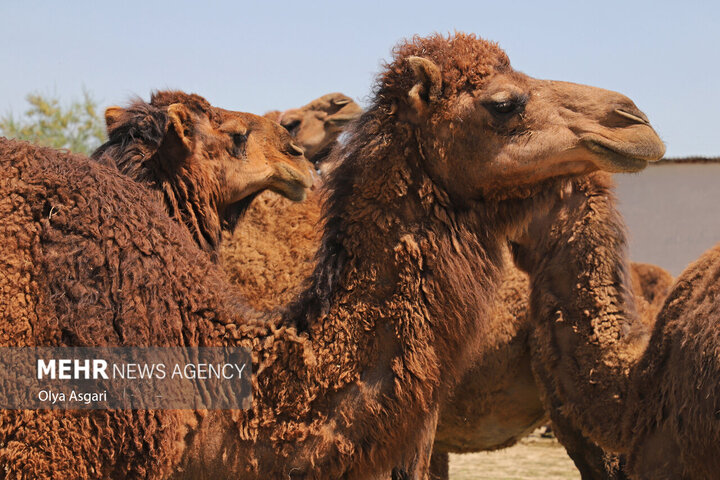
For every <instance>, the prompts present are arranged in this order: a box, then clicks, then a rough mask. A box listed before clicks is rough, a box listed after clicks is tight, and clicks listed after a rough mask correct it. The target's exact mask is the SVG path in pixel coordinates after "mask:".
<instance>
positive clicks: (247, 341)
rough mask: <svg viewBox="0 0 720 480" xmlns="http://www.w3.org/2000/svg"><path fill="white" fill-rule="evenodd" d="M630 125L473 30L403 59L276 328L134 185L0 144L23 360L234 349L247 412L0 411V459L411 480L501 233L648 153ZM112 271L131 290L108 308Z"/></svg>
mask: <svg viewBox="0 0 720 480" xmlns="http://www.w3.org/2000/svg"><path fill="white" fill-rule="evenodd" d="M618 112H621V113H618ZM639 115H640V116H641V115H642V114H641V113H640V112H639V110H637V107H635V105H634V104H633V103H632V102H631V101H630V100H629V99H627V98H626V97H624V96H622V95H620V94H618V93H615V92H610V91H606V90H601V89H596V88H593V87H587V86H582V85H575V84H569V83H564V82H551V81H543V80H536V79H533V78H531V77H529V76H526V75H524V74H521V73H519V72H517V71H515V70H513V69H512V67H511V66H510V63H509V59H508V57H507V55H506V54H505V53H504V52H503V51H502V50H501V49H500V48H499V47H498V46H497V45H496V44H494V43H491V42H487V41H484V40H481V39H479V38H477V37H475V36H473V35H465V34H461V33H457V34H454V35H452V36H450V37H443V36H440V35H433V36H430V37H427V38H419V37H416V38H413V39H412V40H409V41H407V42H405V43H401V44H400V45H399V46H398V47H396V49H395V50H394V56H393V59H392V61H391V62H390V63H389V64H388V65H387V66H386V67H385V69H384V71H383V72H382V73H381V74H380V77H379V80H378V87H377V90H376V92H375V94H374V99H373V102H372V105H371V106H370V108H369V109H368V110H367V111H366V112H365V113H364V114H363V116H362V117H361V119H360V120H359V121H358V122H356V123H355V124H354V126H353V127H352V128H351V129H350V131H349V132H348V139H347V144H346V145H344V146H343V148H342V150H341V151H339V152H338V154H340V155H342V161H340V162H338V164H337V166H336V167H335V168H334V169H333V171H332V174H331V175H330V178H329V179H328V181H327V185H326V188H327V202H326V210H325V211H326V213H325V221H324V232H323V239H322V242H321V247H320V249H319V253H318V261H317V266H316V268H315V270H314V272H313V274H312V277H311V279H310V282H309V284H308V286H307V288H306V289H305V291H304V292H303V293H302V294H301V295H300V297H299V298H298V299H297V300H296V301H295V302H293V303H292V304H290V305H288V306H287V308H285V309H284V311H283V313H282V316H281V317H279V318H278V317H269V318H266V317H263V318H258V317H257V316H256V315H254V314H253V312H251V311H249V310H248V309H247V308H246V307H245V305H244V304H243V303H242V302H240V301H239V300H238V295H237V292H236V291H235V290H233V289H232V288H231V287H230V285H229V284H228V283H227V281H226V279H225V277H224V276H223V274H222V272H221V271H220V270H219V267H218V266H217V265H216V264H214V263H213V262H212V261H211V260H210V258H209V255H208V253H207V252H203V251H202V250H200V248H199V247H198V246H197V245H196V244H195V242H194V241H193V240H194V239H193V238H192V236H191V235H190V233H189V232H188V231H186V230H184V229H183V228H181V227H180V226H178V225H177V223H176V222H174V221H173V220H172V219H171V218H170V216H169V215H168V213H167V211H166V207H165V205H163V204H161V203H160V202H159V201H158V198H157V195H155V194H153V193H152V192H150V191H149V189H147V188H146V187H144V186H143V185H141V184H139V183H138V182H136V181H133V180H131V179H130V178H128V177H126V176H124V175H121V174H119V173H118V172H117V171H116V170H112V169H109V168H107V167H104V166H103V165H99V164H94V163H89V162H87V161H86V160H85V159H83V158H80V157H76V156H72V155H69V154H63V153H58V152H54V151H51V150H46V149H38V148H37V147H31V146H29V145H27V144H18V143H16V142H3V148H2V155H0V159H1V160H0V161H2V166H3V168H2V169H0V172H2V175H3V177H2V178H3V181H2V182H0V185H1V186H2V195H0V201H2V202H3V204H2V205H3V209H4V210H7V213H8V214H7V215H5V214H3V215H2V216H0V219H2V220H0V221H2V222H3V223H2V224H0V231H1V232H3V237H2V240H3V242H2V244H3V245H14V246H16V249H17V253H16V255H19V256H22V255H24V258H26V259H30V261H29V262H28V263H27V265H26V267H25V268H28V269H30V273H29V275H30V276H31V277H32V278H34V279H36V281H38V282H39V284H40V287H41V288H39V289H38V290H36V292H37V293H35V295H37V296H38V298H37V299H36V300H37V301H36V304H37V305H38V308H36V309H35V311H40V312H42V313H43V315H42V316H41V319H42V320H43V321H44V322H48V324H43V325H38V322H37V321H34V320H33V321H34V323H33V324H32V327H33V328H32V335H28V336H26V337H24V338H25V340H26V343H25V344H36V345H37V344H56V345H57V344H64V345H78V344H84V345H94V344H97V342H102V343H103V344H104V345H108V344H110V345H112V344H114V345H130V344H136V345H137V344H149V345H161V346H162V345H176V346H177V345H203V346H212V345H238V346H244V347H246V348H248V349H250V350H251V352H252V356H253V374H252V383H253V405H252V407H251V409H249V410H247V411H238V410H232V411H227V410H223V411H204V412H199V411H198V412H194V411H177V410H175V411H162V410H156V411H119V412H115V411H96V412H91V413H85V412H81V413H72V412H63V415H64V417H63V418H62V419H58V420H57V421H55V422H54V424H53V425H52V426H50V425H49V424H48V423H45V422H43V419H42V417H41V414H40V413H39V412H12V411H4V412H3V417H4V418H3V422H2V423H1V425H2V427H1V428H2V430H1V431H0V440H1V443H2V445H3V447H2V448H1V449H0V464H1V465H2V466H3V467H4V468H5V469H6V470H12V471H19V472H20V475H25V476H31V475H35V476H36V477H42V476H49V475H50V473H51V472H52V473H55V472H61V474H63V475H64V476H65V477H66V478H83V476H101V477H110V478H120V477H122V478H140V477H143V478H146V477H150V478H163V477H170V478H175V479H178V478H198V477H202V478H207V477H212V476H217V477H220V478H222V477H228V476H235V477H240V478H247V479H260V478H262V479H265V478H281V477H282V478H291V479H298V478H303V479H320V478H324V479H330V478H346V479H350V480H352V479H356V478H372V477H376V476H378V475H381V474H383V473H384V472H388V471H390V469H391V468H393V467H394V466H395V465H408V466H409V467H410V469H411V470H412V471H414V472H417V473H418V476H420V475H423V473H424V472H426V471H427V467H428V461H429V455H430V449H431V447H432V441H433V437H434V433H435V426H436V420H437V411H438V406H439V404H440V403H441V402H442V401H443V399H444V398H445V397H446V396H447V394H448V392H449V391H450V390H451V389H452V387H453V385H454V384H455V383H456V382H457V381H458V380H459V379H460V376H461V374H462V372H463V371H464V370H465V367H466V366H467V364H468V362H469V361H470V359H471V353H472V350H473V345H472V344H473V343H474V342H473V340H474V339H482V338H485V337H487V336H488V335H492V332H490V331H487V325H486V322H485V321H484V319H485V318H487V316H488V314H490V313H491V312H490V308H491V306H492V304H493V297H494V292H495V290H496V288H497V286H498V282H499V281H500V279H499V272H500V270H501V269H502V266H503V263H504V256H503V253H502V252H503V251H504V249H505V245H506V242H507V238H508V236H510V235H512V234H516V233H517V232H520V231H522V230H524V229H525V225H526V223H527V222H528V221H529V220H530V219H531V218H533V213H535V211H536V210H537V209H538V205H539V204H545V203H546V202H548V201H550V200H551V199H550V198H549V197H548V195H546V192H548V186H549V185H553V184H555V183H556V182H557V178H566V177H573V176H578V175H586V174H588V173H589V172H592V171H595V170H607V171H614V172H617V171H638V170H640V169H642V168H644V167H645V166H646V165H647V162H649V161H655V160H657V159H659V158H660V157H662V154H663V153H664V145H663V144H662V142H661V141H660V139H659V138H658V136H657V134H656V133H655V132H654V130H653V129H652V128H651V127H650V126H649V125H648V124H646V123H640V122H638V121H637V118H640V117H638V116H639ZM609 119H610V121H608V120H609ZM461 125H462V128H460V126H461ZM76 191H82V194H83V195H82V201H80V200H78V196H77V195H73V194H72V193H68V192H76ZM48 207H50V208H48ZM52 207H55V209H56V210H57V211H59V212H60V213H58V214H57V215H49V213H48V211H47V210H49V209H51V208H52ZM48 217H50V218H48ZM33 232H36V233H33ZM28 233H29V235H28ZM6 237H9V238H6ZM120 241H122V243H120V244H118V242H120ZM118 250H119V251H118ZM31 251H33V253H34V255H30V252H31ZM107 255H112V257H111V258H110V260H111V261H110V262H105V257H106V256H107ZM115 258H122V259H123V261H122V265H119V264H118V262H117V261H116V260H113V259H115ZM113 265H114V266H115V267H113ZM119 266H121V267H122V269H121V270H120V271H121V272H126V271H132V272H133V273H132V274H129V275H123V276H122V277H121V278H122V282H121V285H122V287H123V288H122V289H121V291H119V292H118V291H116V290H114V289H113V287H112V285H117V282H118V281H119V280H118V275H117V274H118V270H117V267H119ZM41 267H43V268H41ZM113 282H115V283H113ZM111 291H112V292H113V295H109V294H108V292H111ZM87 299H92V300H93V301H92V302H88V301H87ZM478 299H485V301H478ZM117 302H126V303H122V304H117ZM2 320H3V321H2V322H0V326H2V327H1V328H6V327H7V324H8V323H12V322H8V319H6V318H3V319H2ZM41 327H42V328H41ZM3 335H4V336H3V337H0V338H13V339H14V338H15V337H14V336H9V335H7V334H6V333H5V332H3ZM448 352H452V355H448ZM50 429H52V431H53V432H55V434H54V435H53V436H52V437H50V436H49V435H48V432H49V430H50ZM49 438H52V439H53V440H52V442H53V443H52V444H50V445H49V444H48V443H47V442H48V439H49ZM123 438H128V439H133V441H132V442H122V439H123ZM20 475H18V476H20Z"/></svg>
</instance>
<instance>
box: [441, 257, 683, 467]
mask: <svg viewBox="0 0 720 480" xmlns="http://www.w3.org/2000/svg"><path fill="white" fill-rule="evenodd" d="M631 274H632V278H633V288H634V295H635V297H636V301H637V302H638V303H639V304H643V305H646V308H648V309H650V310H652V311H653V312H656V311H659V309H660V308H661V307H662V304H663V302H664V299H665V297H666V296H667V293H668V292H669V289H670V286H671V285H672V282H673V278H672V276H671V275H670V274H669V273H668V272H667V271H665V270H664V269H661V268H659V267H657V266H654V265H647V264H642V263H633V264H632V265H631ZM529 293H530V290H529V285H528V278H527V276H526V275H525V274H524V273H523V272H521V271H519V270H518V269H517V268H515V267H514V266H513V265H508V266H507V267H506V269H505V271H504V274H503V283H502V285H501V287H500V290H499V292H498V301H497V303H496V306H495V313H494V315H493V317H492V322H493V323H494V324H495V325H496V330H495V331H496V332H498V333H497V336H496V337H495V338H493V339H486V342H487V346H488V347H489V348H484V349H483V350H482V351H480V352H479V354H478V355H477V357H476V358H475V359H474V361H473V364H472V366H471V367H470V369H469V370H468V371H467V372H466V373H465V375H464V376H463V379H462V380H461V381H460V382H459V384H458V386H457V387H456V388H455V390H454V392H453V394H452V396H451V397H450V398H449V399H448V401H447V402H446V403H444V404H443V405H442V408H441V409H440V418H439V420H438V428H437V433H436V437H435V445H434V447H433V458H432V473H433V476H434V478H438V479H446V478H448V467H449V463H448V453H468V452H477V451H483V450H496V449H500V448H506V447H508V446H511V445H513V444H514V443H516V442H517V441H518V440H520V439H521V438H522V437H524V436H525V435H527V434H528V433H530V432H532V431H533V430H534V429H535V428H537V427H539V426H541V425H542V424H543V423H545V422H546V421H547V415H548V413H547V410H546V409H545V408H544V406H543V403H542V400H541V392H540V389H539V387H538V385H537V383H536V380H535V378H534V377H533V374H532V369H531V351H530V343H529V341H528V340H529V337H530V335H531V332H532V324H531V322H530V320H529V318H528V309H529V305H528V301H529ZM646 328H647V330H648V331H649V330H650V328H651V326H647V327H646ZM554 430H555V433H556V435H557V436H558V437H559V439H560V440H561V443H562V444H563V446H564V447H565V448H566V449H567V450H568V453H569V454H570V456H571V458H572V459H573V460H574V461H575V464H576V466H577V468H578V470H579V471H580V473H581V475H582V478H583V479H595V478H597V479H602V478H608V477H611V478H624V477H623V473H622V472H620V471H619V470H618V465H617V463H616V462H615V461H614V460H612V459H611V458H609V456H608V455H607V454H606V453H605V452H603V451H601V450H600V449H599V448H597V447H596V446H595V445H594V444H593V443H592V442H589V441H587V439H584V438H582V436H581V435H579V432H576V431H575V430H574V429H573V428H572V427H571V426H569V425H557V426H556V427H555V429H554Z"/></svg>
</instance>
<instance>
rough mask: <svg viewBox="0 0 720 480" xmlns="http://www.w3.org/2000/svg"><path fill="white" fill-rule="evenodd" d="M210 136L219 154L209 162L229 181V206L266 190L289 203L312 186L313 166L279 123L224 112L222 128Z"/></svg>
mask: <svg viewBox="0 0 720 480" xmlns="http://www.w3.org/2000/svg"><path fill="white" fill-rule="evenodd" d="M209 134H211V135H214V140H215V142H216V143H217V147H216V148H215V149H212V150H215V151H217V152H218V153H219V155H218V156H216V157H215V158H212V157H208V158H207V160H208V161H211V162H215V163H216V164H217V165H218V168H219V169H220V177H221V178H223V179H225V181H226V182H227V185H226V188H225V189H224V190H225V191H226V192H227V198H226V199H225V202H224V203H225V204H226V205H231V204H234V203H236V202H239V201H242V200H243V199H245V198H247V197H249V196H250V195H252V194H254V193H256V192H259V191H261V190H263V189H265V188H268V189H270V190H273V191H274V192H276V193H279V194H281V195H283V196H285V197H287V198H289V199H290V200H294V201H300V200H303V199H304V198H305V195H306V189H307V188H309V187H310V186H311V185H312V175H311V173H310V170H311V166H310V163H309V162H308V161H307V160H306V159H305V157H304V154H303V153H304V152H303V149H302V148H301V147H299V146H298V145H297V144H296V143H294V142H293V139H292V138H291V137H290V134H288V132H287V131H285V129H283V128H282V127H281V126H280V125H278V124H277V123H276V122H273V121H271V120H268V119H266V118H263V117H260V116H257V115H253V114H250V113H240V112H231V111H225V110H223V111H222V116H221V121H220V126H219V128H218V129H217V131H212V132H209ZM205 138H207V137H205ZM218 147H219V148H218ZM207 151H208V149H203V150H202V152H207Z"/></svg>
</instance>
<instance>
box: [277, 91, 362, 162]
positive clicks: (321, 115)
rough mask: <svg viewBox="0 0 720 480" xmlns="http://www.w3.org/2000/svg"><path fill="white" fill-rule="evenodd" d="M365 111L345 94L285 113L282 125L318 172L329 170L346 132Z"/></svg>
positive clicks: (283, 113)
mask: <svg viewBox="0 0 720 480" xmlns="http://www.w3.org/2000/svg"><path fill="white" fill-rule="evenodd" d="M361 113H362V107H360V106H359V105H358V104H357V103H355V102H354V101H353V100H352V99H351V98H350V97H348V96H346V95H343V94H342V93H337V92H336V93H328V94H326V95H323V96H322V97H320V98H316V99H315V100H313V101H311V102H310V103H308V104H307V105H304V106H302V107H300V108H293V109H290V110H285V111H284V112H282V113H281V114H280V116H279V118H278V120H277V121H278V122H279V123H280V125H282V126H283V127H285V128H286V129H287V131H288V132H290V134H291V135H292V136H293V137H294V138H295V139H296V140H297V141H298V143H300V144H301V145H302V146H303V148H304V150H305V156H306V157H307V158H308V159H311V161H312V162H313V163H314V164H315V166H316V168H318V169H319V170H322V169H325V168H328V165H326V163H325V161H326V160H327V158H328V154H329V153H330V150H331V149H332V147H333V145H334V143H335V141H336V140H337V138H338V137H339V136H340V134H341V133H342V131H343V129H344V128H345V127H347V125H348V124H349V123H350V122H352V121H353V120H355V119H357V118H359V117H360V114H361Z"/></svg>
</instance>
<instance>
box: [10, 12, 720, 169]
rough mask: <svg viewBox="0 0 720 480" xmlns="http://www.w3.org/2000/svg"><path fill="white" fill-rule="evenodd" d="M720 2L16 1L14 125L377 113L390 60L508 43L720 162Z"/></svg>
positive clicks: (534, 66)
mask: <svg viewBox="0 0 720 480" xmlns="http://www.w3.org/2000/svg"><path fill="white" fill-rule="evenodd" d="M718 25H720V2H717V1H710V0H708V1H703V2H700V1H683V2H680V1H677V0H673V1H664V0H663V1H660V0H658V1H631V0H626V1H615V0H609V1H592V2H590V1H587V2H586V1H581V0H575V1H565V2H559V1H509V0H506V1H498V0H496V1H492V2H485V1H451V0H435V1H423V0H416V1H411V2H403V1H392V0H385V1H381V2H376V1H363V2H357V3H350V2H343V1H342V0H336V1H332V2H330V1H328V2H309V1H297V0H295V1H292V2H261V1H253V2H242V1H236V2H199V1H193V2H190V1H181V0H177V1H173V2H163V1H150V0H146V1H113V2H100V1H67V2H59V1H56V2H50V1H47V2H35V1H11V0H3V2H2V4H0V45H1V47H0V65H2V70H3V73H2V75H0V112H6V111H8V110H12V111H13V112H15V113H21V112H22V111H23V110H24V109H25V107H26V104H25V103H24V100H23V98H24V96H25V95H26V94H27V93H28V92H34V91H37V92H41V93H48V94H57V95H59V96H60V97H61V98H62V99H63V100H66V101H67V100H70V99H72V98H77V97H79V96H80V94H81V89H82V87H83V86H85V87H86V88H87V89H88V90H89V91H90V92H91V93H93V94H94V96H95V98H96V99H97V100H98V101H99V102H100V103H101V105H103V106H108V105H112V104H123V103H125V102H126V101H127V100H128V99H129V97H131V96H132V95H140V96H141V97H143V98H146V99H147V98H148V96H149V92H150V91H151V90H153V89H161V88H166V87H170V88H179V89H182V90H186V91H192V92H196V93H199V94H201V95H203V96H205V97H206V98H207V99H208V100H209V101H210V102H211V103H213V104H214V105H217V106H221V107H225V108H230V109H235V110H244V111H250V112H255V113H263V112H265V111H267V110H271V109H285V108H290V107H295V106H300V105H302V104H304V103H306V102H307V101H309V100H311V99H313V98H315V97H317V96H320V95H322V94H324V93H327V92H331V91H341V92H344V93H346V94H348V95H350V96H352V97H353V98H355V99H357V100H359V101H361V102H364V101H365V100H366V99H367V96H368V94H369V92H370V89H371V86H372V82H373V78H374V75H375V73H376V72H377V71H378V69H379V66H380V63H381V61H382V60H384V59H387V58H388V57H389V52H390V49H391V48H392V46H393V45H394V44H395V43H397V42H398V40H400V39H402V38H404V37H408V36H411V35H413V34H421V35H425V34H428V33H431V32H435V31H437V32H443V33H446V32H451V31H453V30H460V31H466V32H474V33H477V34H479V35H480V36H482V37H485V38H488V39H491V40H495V41H497V42H499V43H500V45H501V46H502V47H503V48H504V49H505V50H506V51H507V52H508V54H509V56H510V59H511V62H512V64H513V66H514V67H515V68H516V69H518V70H521V71H524V72H525V73H528V74H530V75H532V76H535V77H538V78H551V79H557V80H567V81H573V82H580V83H586V84H590V85H596V86H600V87H604V88H609V89H613V90H618V91H620V92H622V93H625V94H626V95H628V96H630V97H631V98H632V99H633V100H635V102H636V103H637V104H638V106H639V107H640V108H641V109H643V110H644V111H645V113H647V114H648V116H649V117H650V119H651V121H652V122H653V124H654V125H655V127H656V129H657V130H658V132H659V133H660V135H661V136H662V138H663V139H664V140H665V141H666V143H667V145H668V155H670V156H684V155H712V156H718V155H720V121H718V112H719V111H720V81H719V80H718V79H720V27H718Z"/></svg>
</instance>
